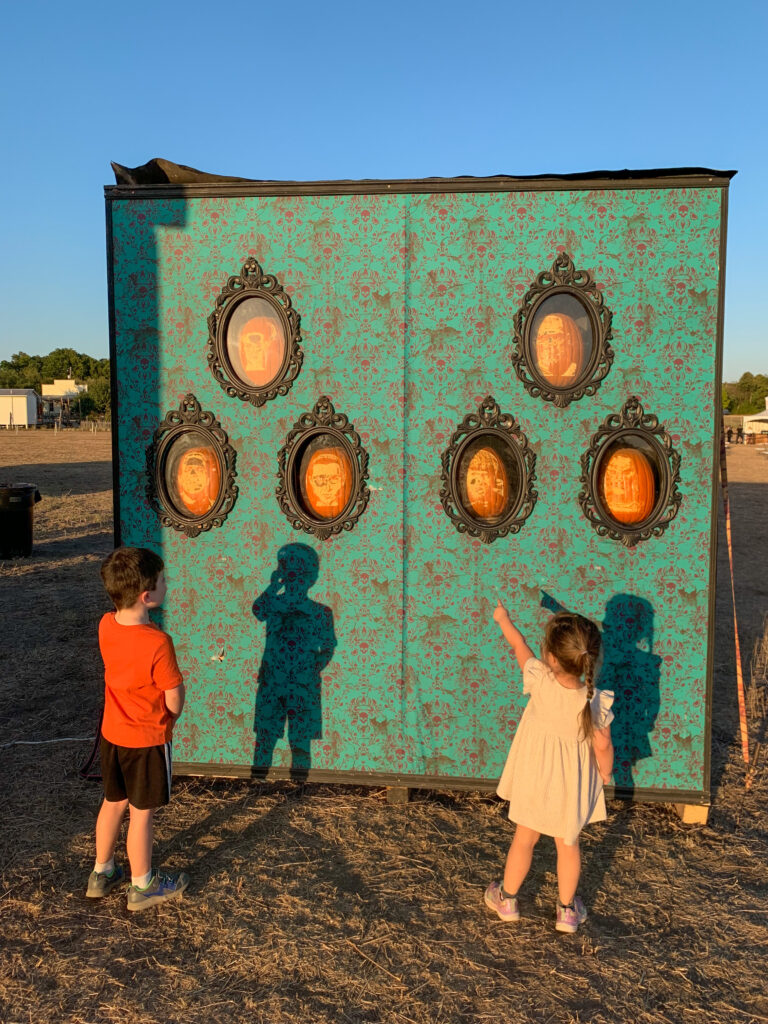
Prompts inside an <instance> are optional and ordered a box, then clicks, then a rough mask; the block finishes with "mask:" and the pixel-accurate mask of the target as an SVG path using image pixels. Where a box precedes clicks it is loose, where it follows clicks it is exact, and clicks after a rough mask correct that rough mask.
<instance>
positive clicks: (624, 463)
mask: <svg viewBox="0 0 768 1024" xmlns="http://www.w3.org/2000/svg"><path fill="white" fill-rule="evenodd" d="M600 493H601V497H602V499H603V502H604V504H605V507H606V509H607V510H608V512H609V514H610V515H611V516H612V517H613V518H614V519H615V520H616V522H617V523H625V524H627V525H631V524H634V523H640V522H642V521H643V520H644V519H647V518H648V516H649V515H650V514H651V512H652V511H653V506H654V505H655V503H656V486H655V484H654V480H653V469H652V468H651V463H650V462H649V460H648V458H647V457H646V456H645V455H644V454H643V453H642V452H641V451H638V450H637V449H636V448H617V449H616V451H614V452H612V453H611V454H610V455H609V456H608V458H607V459H606V461H605V464H604V465H603V467H602V469H601V472H600Z"/></svg>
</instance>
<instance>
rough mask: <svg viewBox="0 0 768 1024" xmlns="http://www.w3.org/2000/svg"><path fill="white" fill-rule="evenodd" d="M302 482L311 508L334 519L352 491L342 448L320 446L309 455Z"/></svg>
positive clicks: (346, 457)
mask: <svg viewBox="0 0 768 1024" xmlns="http://www.w3.org/2000/svg"><path fill="white" fill-rule="evenodd" d="M304 486H305V488H306V492H307V498H308V500H309V504H310V506H311V510H312V512H314V513H315V515H318V516H320V517H321V518H322V519H335V518H336V516H338V515H341V513H342V512H343V511H344V509H345V508H346V505H347V502H348V501H349V496H350V494H351V493H352V466H351V465H350V461H349V457H348V456H347V454H346V452H345V451H344V450H343V449H342V448H319V449H318V450H317V451H316V452H313V454H312V455H311V456H310V459H309V464H308V465H307V470H306V473H305V476H304Z"/></svg>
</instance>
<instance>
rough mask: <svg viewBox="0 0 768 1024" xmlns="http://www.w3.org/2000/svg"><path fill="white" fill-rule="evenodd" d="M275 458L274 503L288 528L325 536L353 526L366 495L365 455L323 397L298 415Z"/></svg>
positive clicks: (342, 417) (349, 427) (356, 438)
mask: <svg viewBox="0 0 768 1024" xmlns="http://www.w3.org/2000/svg"><path fill="white" fill-rule="evenodd" d="M277 462H278V473H277V475H278V481H279V482H278V486H277V489H276V494H277V501H278V504H279V506H280V510H281V511H282V513H283V515H284V516H285V517H286V519H287V520H288V521H289V522H290V524H291V526H292V527H293V528H294V530H304V531H305V533H311V534H312V535H313V536H315V537H317V538H318V539H319V540H327V539H328V538H329V537H332V536H334V535H335V534H339V533H341V532H342V531H349V530H352V529H353V528H354V527H355V526H356V524H357V522H358V520H359V519H360V517H361V516H362V514H363V513H364V512H365V509H366V506H367V505H368V501H369V499H370V495H371V492H370V490H369V489H368V487H367V485H366V481H367V479H368V453H367V452H366V451H365V449H364V448H363V446H362V443H361V440H360V435H359V434H358V433H357V432H356V431H355V429H354V427H353V425H352V424H351V423H350V422H349V419H348V418H347V416H345V415H344V414H343V413H337V412H336V410H335V409H334V407H333V404H332V402H331V401H330V399H329V398H328V397H326V396H325V395H323V396H321V397H320V399H319V400H318V402H317V404H316V405H315V407H314V410H313V411H312V412H307V413H304V414H303V415H302V416H300V417H299V419H298V421H297V422H296V423H295V424H294V425H293V427H292V429H291V430H290V432H289V433H288V436H287V437H286V439H285V444H284V445H283V447H282V448H281V449H280V451H279V453H278V458H277Z"/></svg>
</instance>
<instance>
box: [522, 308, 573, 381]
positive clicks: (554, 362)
mask: <svg viewBox="0 0 768 1024" xmlns="http://www.w3.org/2000/svg"><path fill="white" fill-rule="evenodd" d="M533 349H534V355H535V357H536V365H537V366H538V368H539V372H540V373H541V375H542V376H543V377H544V378H545V380H548V381H549V383H550V384H551V385H552V386H553V387H556V388H563V387H568V385H570V384H573V382H574V381H575V380H576V379H577V378H578V377H579V375H580V373H581V371H582V369H583V368H584V342H583V341H582V337H581V331H580V330H579V328H578V325H577V323H576V321H575V320H573V319H572V318H571V317H569V316H566V314H565V313H548V314H547V315H546V316H545V317H544V319H543V320H542V321H541V323H540V324H539V328H538V330H537V331H536V341H535V342H534V346H533Z"/></svg>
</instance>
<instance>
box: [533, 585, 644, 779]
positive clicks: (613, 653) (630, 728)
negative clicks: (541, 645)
mask: <svg viewBox="0 0 768 1024" xmlns="http://www.w3.org/2000/svg"><path fill="white" fill-rule="evenodd" d="M541 603H542V605H543V606H544V607H545V608H547V609H549V611H552V612H558V611H566V609H565V608H564V607H563V605H561V604H559V602H558V601H557V600H556V599H555V598H553V597H551V596H550V595H549V594H547V593H543V597H542V601H541ZM602 641H603V656H602V663H601V665H600V668H599V671H598V677H597V680H596V685H597V686H598V687H599V688H600V689H601V690H612V691H613V693H614V695H615V697H614V703H613V713H614V716H615V718H614V722H613V725H612V726H611V737H612V739H613V745H614V748H615V752H616V755H615V762H614V772H613V776H614V783H615V787H616V791H617V795H621V796H630V795H631V794H632V793H634V790H635V765H636V764H637V762H638V761H643V760H644V759H645V758H648V757H651V755H652V754H653V750H652V748H651V742H650V738H649V737H650V735H651V733H652V732H653V730H654V727H655V725H656V716H657V715H658V713H659V707H660V703H661V698H660V696H659V681H660V678H661V657H660V656H659V655H658V654H654V651H653V641H654V613H653V605H652V604H651V603H650V601H646V599H645V598H643V597H637V596H635V595H634V594H616V595H615V596H614V597H612V598H611V599H610V600H609V601H608V603H607V604H606V606H605V616H604V618H603V628H602Z"/></svg>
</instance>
